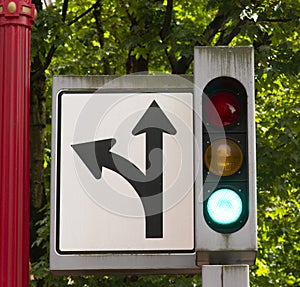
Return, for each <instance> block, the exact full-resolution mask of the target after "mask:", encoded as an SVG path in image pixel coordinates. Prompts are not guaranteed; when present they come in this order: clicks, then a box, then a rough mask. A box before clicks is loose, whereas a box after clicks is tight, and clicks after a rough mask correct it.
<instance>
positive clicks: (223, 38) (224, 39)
mask: <svg viewBox="0 0 300 287" xmlns="http://www.w3.org/2000/svg"><path fill="white" fill-rule="evenodd" d="M245 22H246V20H241V19H240V20H239V22H238V23H237V24H236V26H235V27H234V28H233V29H232V30H231V32H230V33H229V34H227V35H225V33H226V30H223V31H222V32H221V35H220V37H219V39H218V41H217V43H216V46H221V45H228V44H230V42H231V41H232V39H233V38H234V37H235V36H237V35H238V34H239V33H240V31H241V26H242V25H243V24H244V23H245Z"/></svg>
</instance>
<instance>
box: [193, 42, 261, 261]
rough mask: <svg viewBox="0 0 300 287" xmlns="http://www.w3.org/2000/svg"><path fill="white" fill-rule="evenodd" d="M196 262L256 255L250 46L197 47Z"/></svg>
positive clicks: (249, 257) (233, 259)
mask: <svg viewBox="0 0 300 287" xmlns="http://www.w3.org/2000/svg"><path fill="white" fill-rule="evenodd" d="M194 70H195V71H194V77H195V136H196V141H197V142H196V147H197V148H196V149H195V152H196V154H197V152H198V155H197V157H196V160H195V170H196V171H197V170H198V174H197V175H196V184H195V186H196V188H195V190H196V217H197V219H196V252H197V264H198V265H203V264H241V263H245V264H250V265H251V264H253V263H254V260H255V256H256V249H257V243H256V183H255V181H256V180H255V178H256V171H255V124H254V72H253V70H254V64H253V49H252V48H251V47H196V48H195V68H194Z"/></svg>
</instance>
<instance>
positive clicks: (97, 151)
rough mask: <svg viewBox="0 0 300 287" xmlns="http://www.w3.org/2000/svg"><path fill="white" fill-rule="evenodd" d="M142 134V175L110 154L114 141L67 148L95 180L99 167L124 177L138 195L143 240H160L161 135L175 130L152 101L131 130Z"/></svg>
mask: <svg viewBox="0 0 300 287" xmlns="http://www.w3.org/2000/svg"><path fill="white" fill-rule="evenodd" d="M132 133H133V135H135V136H137V135H140V134H142V133H146V174H144V173H143V172H142V171H141V170H140V169H139V168H138V167H137V166H136V165H134V164H133V163H132V162H130V161H129V160H127V159H126V158H124V157H122V156H120V155H118V154H115V153H113V152H111V151H110V150H111V148H112V147H113V145H115V144H116V139H113V138H111V139H104V140H98V141H92V142H86V143H79V144H73V145H71V147H72V148H73V149H74V151H75V152H76V153H77V155H78V156H79V157H80V159H81V160H82V161H83V163H84V164H85V165H86V166H87V168H88V169H89V170H90V172H91V173H92V175H93V176H94V177H95V178H96V179H101V176H102V168H103V167H105V168H108V169H110V170H113V171H114V172H116V173H118V174H120V175H121V176H122V177H124V178H125V179H126V180H127V181H128V182H129V183H130V184H131V185H132V187H133V188H134V189H135V191H136V192H137V194H138V195H139V197H140V199H141V201H142V204H143V208H144V212H145V220H146V238H162V237H163V133H167V134H170V135H175V134H176V129H175V128H174V126H173V125H172V124H171V122H170V121H169V119H168V118H167V117H166V115H165V114H164V112H163V111H162V110H161V108H160V107H159V105H158V104H157V102H156V101H153V102H152V103H151V105H150V106H149V108H148V109H147V110H146V112H145V113H144V115H143V116H142V118H141V119H140V120H139V121H138V123H137V124H136V126H135V128H134V129H133V131H132Z"/></svg>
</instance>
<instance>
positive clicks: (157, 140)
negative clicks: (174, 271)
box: [57, 92, 194, 253]
mask: <svg viewBox="0 0 300 287" xmlns="http://www.w3.org/2000/svg"><path fill="white" fill-rule="evenodd" d="M58 97H59V108H58V109H59V114H58V117H59V123H60V131H59V132H60V143H59V146H60V147H59V150H58V151H59V154H60V159H59V163H58V169H59V191H58V192H59V196H58V200H59V202H58V205H59V219H58V220H59V222H58V234H59V236H58V242H57V246H58V251H59V252H62V253H64V252H78V253H80V252H93V253H95V252H96V253H97V252H108V251H109V252H111V251H113V252H120V251H122V252H123V251H126V252H127V251H167V252H170V251H172V250H183V251H188V250H193V248H194V232H193V229H194V222H193V220H194V214H193V209H194V203H193V113H192V101H193V98H192V93H130V92H129V93H82V92H78V93H74V92H61V93H60V94H59V95H58ZM136 127H137V128H138V129H139V128H140V130H139V131H138V133H136V134H134V132H135V128H136ZM148 160H149V161H150V163H147V161H148ZM93 165H94V166H93ZM100 174H101V175H100Z"/></svg>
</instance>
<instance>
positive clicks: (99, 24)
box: [93, 1, 111, 75]
mask: <svg viewBox="0 0 300 287" xmlns="http://www.w3.org/2000/svg"><path fill="white" fill-rule="evenodd" d="M97 3H98V4H97ZM97 3H96V4H97V6H96V5H95V9H94V11H93V15H94V18H95V21H96V29H97V34H98V40H99V43H100V46H101V48H102V49H103V48H104V30H103V25H102V19H101V15H102V1H98V2H97ZM102 60H103V66H104V74H105V75H110V74H111V71H110V65H109V62H108V60H107V59H106V58H105V57H103V58H102Z"/></svg>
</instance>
